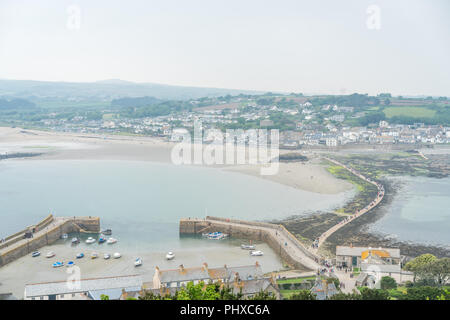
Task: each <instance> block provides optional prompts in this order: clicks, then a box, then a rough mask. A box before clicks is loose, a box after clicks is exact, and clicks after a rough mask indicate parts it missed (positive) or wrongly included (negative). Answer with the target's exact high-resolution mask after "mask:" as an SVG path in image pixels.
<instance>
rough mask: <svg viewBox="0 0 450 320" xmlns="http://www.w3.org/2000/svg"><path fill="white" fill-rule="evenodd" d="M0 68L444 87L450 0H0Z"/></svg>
mask: <svg viewBox="0 0 450 320" xmlns="http://www.w3.org/2000/svg"><path fill="white" fill-rule="evenodd" d="M373 5H375V7H370V6H373ZM369 7H370V8H369ZM368 8H369V13H367V10H368ZM378 9H379V15H378V11H377V10H378ZM78 12H80V14H79V15H78ZM378 17H379V19H378ZM378 27H379V28H378ZM0 78H3V79H30V80H50V81H97V80H103V79H111V78H119V79H123V80H129V81H136V82H157V83H166V84H176V85H189V86H207V87H221V88H237V89H255V90H264V91H286V92H291V91H294V92H304V93H346V94H348V93H352V92H360V93H370V94H374V93H379V92H391V93H393V94H405V95H406V94H426V95H447V96H450V1H448V0H421V1H418V0H405V1H400V0H387V1H376V0H373V1H365V0H354V1H350V0H348V1H346V0H342V1H335V0H327V1H325V0H322V1H320V0H315V1H313V0H310V1H301V0H292V1H287V0H286V1H285V0H277V1H263V0H255V1H253V0H238V1H235V0H223V1H215V0H205V1H198V0H179V1H174V0H163V1H149V0H143V1H138V0H128V1H124V0H122V1H112V0H108V1H103V0H95V1H92V0H87V1H84V0H72V1H65V0H58V1H55V0H49V1H46V0H33V1H32V0H28V1H23V0H0Z"/></svg>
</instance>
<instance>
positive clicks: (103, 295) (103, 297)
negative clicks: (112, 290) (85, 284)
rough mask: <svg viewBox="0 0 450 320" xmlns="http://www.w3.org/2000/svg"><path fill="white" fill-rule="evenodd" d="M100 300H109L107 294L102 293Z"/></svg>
mask: <svg viewBox="0 0 450 320" xmlns="http://www.w3.org/2000/svg"><path fill="white" fill-rule="evenodd" d="M100 300H109V296H107V295H106V294H102V295H100Z"/></svg>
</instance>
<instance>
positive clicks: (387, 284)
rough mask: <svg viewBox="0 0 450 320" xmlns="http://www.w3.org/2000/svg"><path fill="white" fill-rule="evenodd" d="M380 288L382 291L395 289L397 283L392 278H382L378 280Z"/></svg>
mask: <svg viewBox="0 0 450 320" xmlns="http://www.w3.org/2000/svg"><path fill="white" fill-rule="evenodd" d="M380 286H381V289H383V290H388V289H397V282H396V281H395V279H394V278H392V277H389V276H384V277H382V278H381V280H380Z"/></svg>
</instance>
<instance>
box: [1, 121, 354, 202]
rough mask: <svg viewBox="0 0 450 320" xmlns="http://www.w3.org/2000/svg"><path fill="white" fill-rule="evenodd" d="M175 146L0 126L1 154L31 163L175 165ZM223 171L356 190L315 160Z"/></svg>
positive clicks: (319, 188) (326, 190) (321, 189)
mask: <svg viewBox="0 0 450 320" xmlns="http://www.w3.org/2000/svg"><path fill="white" fill-rule="evenodd" d="M174 145H175V144H174V143H171V142H167V141H164V140H163V139H160V138H154V137H140V136H139V137H134V136H103V135H102V136H101V135H84V134H74V133H58V132H46V131H37V130H25V129H20V128H6V127H0V154H2V153H3V154H4V153H5V152H8V153H39V154H41V155H40V156H38V157H33V158H28V160H29V161H33V159H39V160H43V159H48V160H134V161H152V162H163V163H171V150H172V148H173V147H174ZM287 152H288V151H285V150H281V151H280V153H287ZM308 156H309V157H310V155H309V154H308ZM216 167H217V165H216ZM223 168H224V170H231V171H235V172H240V173H243V174H248V175H252V176H255V177H260V178H263V179H268V180H271V181H273V182H277V183H281V184H284V185H287V186H290V187H293V188H297V189H302V190H305V191H310V192H315V193H321V194H337V193H341V192H345V191H348V190H351V189H353V186H352V185H351V184H350V183H348V182H346V181H344V180H339V179H336V178H335V177H334V176H333V175H331V174H330V173H329V172H328V171H327V170H326V169H325V168H324V166H322V165H320V164H319V161H318V159H317V158H314V157H312V158H311V159H310V160H309V161H307V162H306V163H279V170H278V173H277V174H276V175H266V176H262V175H261V174H260V166H259V165H249V164H247V165H228V166H223Z"/></svg>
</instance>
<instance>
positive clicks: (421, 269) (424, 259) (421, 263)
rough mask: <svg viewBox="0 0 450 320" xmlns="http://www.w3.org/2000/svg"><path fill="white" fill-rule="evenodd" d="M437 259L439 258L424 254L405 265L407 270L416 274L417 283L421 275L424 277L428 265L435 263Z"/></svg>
mask: <svg viewBox="0 0 450 320" xmlns="http://www.w3.org/2000/svg"><path fill="white" fill-rule="evenodd" d="M436 259H437V258H436V257H435V256H434V255H432V254H430V253H425V254H422V255H420V256H418V257H415V258H414V259H412V260H411V261H409V262H408V263H407V264H406V265H405V270H407V271H412V272H413V273H414V282H416V278H417V276H420V275H422V276H423V275H424V273H426V272H425V269H426V267H427V265H428V264H429V263H430V262H433V261H435V260H436Z"/></svg>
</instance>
